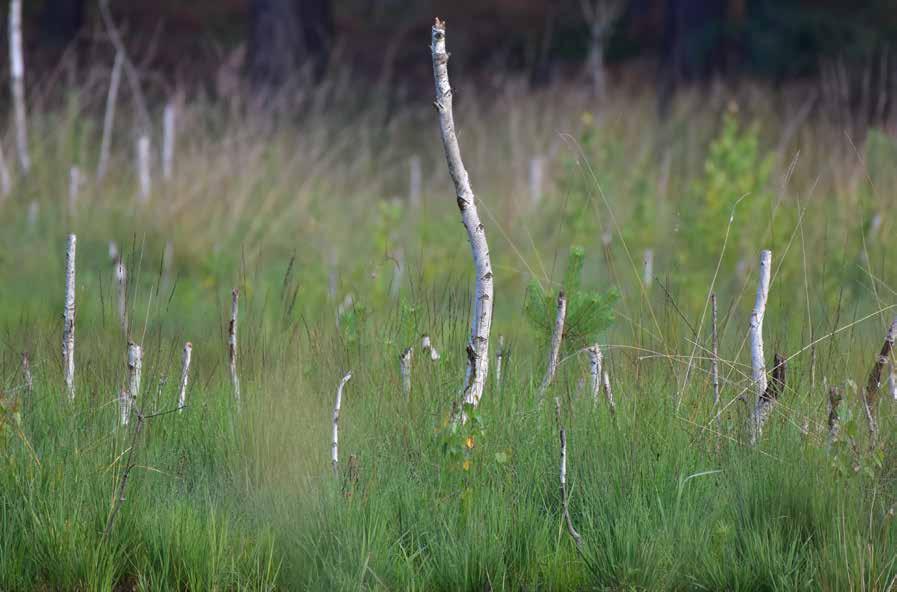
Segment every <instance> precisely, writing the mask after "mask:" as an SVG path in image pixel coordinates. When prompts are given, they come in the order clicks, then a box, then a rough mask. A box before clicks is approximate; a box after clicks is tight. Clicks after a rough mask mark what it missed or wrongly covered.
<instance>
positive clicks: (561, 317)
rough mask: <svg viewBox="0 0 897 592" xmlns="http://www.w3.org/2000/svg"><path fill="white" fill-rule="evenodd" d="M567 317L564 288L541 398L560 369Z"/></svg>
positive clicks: (558, 305)
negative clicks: (559, 358) (559, 363)
mask: <svg viewBox="0 0 897 592" xmlns="http://www.w3.org/2000/svg"><path fill="white" fill-rule="evenodd" d="M566 319H567V297H566V296H565V295H564V292H563V290H562V291H560V292H558V301H557V315H556V316H555V320H554V331H553V332H552V333H551V349H550V350H549V351H548V368H547V369H546V370H545V378H543V379H542V386H541V387H539V400H541V399H542V398H544V397H545V393H546V392H547V391H548V387H550V386H551V383H552V382H554V375H555V374H556V373H557V369H558V357H559V356H560V353H561V342H562V341H563V339H564V322H565V321H566Z"/></svg>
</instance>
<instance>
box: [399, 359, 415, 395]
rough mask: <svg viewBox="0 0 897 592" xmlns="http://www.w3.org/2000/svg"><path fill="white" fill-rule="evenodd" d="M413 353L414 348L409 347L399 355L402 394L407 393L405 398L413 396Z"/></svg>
mask: <svg viewBox="0 0 897 592" xmlns="http://www.w3.org/2000/svg"><path fill="white" fill-rule="evenodd" d="M413 353H414V350H413V349H412V348H410V347H409V348H407V349H406V350H405V351H403V352H402V355H400V356H399V368H400V370H401V371H402V394H403V395H405V400H408V399H410V398H411V356H412V355H413Z"/></svg>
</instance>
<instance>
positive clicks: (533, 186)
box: [529, 156, 545, 206]
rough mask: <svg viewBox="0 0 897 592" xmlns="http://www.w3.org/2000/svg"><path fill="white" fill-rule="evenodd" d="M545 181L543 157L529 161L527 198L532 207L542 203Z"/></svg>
mask: <svg viewBox="0 0 897 592" xmlns="http://www.w3.org/2000/svg"><path fill="white" fill-rule="evenodd" d="M544 179H545V157H543V156H536V157H534V158H532V159H531V160H530V161H529V197H530V202H531V203H532V204H533V205H534V206H538V205H539V204H540V203H542V186H543V184H544Z"/></svg>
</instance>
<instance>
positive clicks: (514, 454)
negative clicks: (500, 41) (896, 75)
mask: <svg viewBox="0 0 897 592" xmlns="http://www.w3.org/2000/svg"><path fill="white" fill-rule="evenodd" d="M107 83H108V72H106V71H97V72H90V73H89V75H87V76H85V80H84V82H83V85H82V87H81V88H80V90H70V91H66V92H64V93H62V92H59V91H58V90H55V91H54V90H53V89H44V90H45V93H44V94H41V95H40V96H44V95H46V96H48V97H55V98H53V99H50V98H47V99H45V100H40V101H39V100H35V101H32V103H31V113H30V125H31V129H30V140H31V155H32V160H33V166H32V170H31V172H30V173H29V174H28V176H27V177H25V176H23V175H21V174H18V173H16V170H15V169H16V167H15V151H14V146H15V144H14V141H13V130H12V128H11V127H10V129H9V131H8V133H7V134H6V136H5V138H4V142H3V147H4V155H5V158H6V161H7V165H8V166H9V167H10V169H11V170H12V172H13V177H14V179H13V187H12V191H11V193H10V194H9V195H8V196H6V197H5V198H2V200H0V225H2V232H0V335H2V339H0V344H2V347H0V395H2V399H0V402H2V407H0V410H2V413H0V590H4V591H17V590H47V591H49V590H79V591H80V590H85V591H86V590H471V591H474V590H476V591H482V590H531V591H534V590H732V591H736V590H738V591H740V590H745V591H748V590H750V591H758V590H829V591H840V590H863V591H878V590H881V591H885V590H892V589H894V588H895V587H897V517H895V508H897V483H895V478H897V457H895V454H894V452H895V445H897V436H895V435H894V434H895V428H897V417H895V416H897V414H895V410H897V402H895V401H894V400H892V398H891V395H890V390H889V388H890V387H889V385H888V384H887V381H885V383H884V384H883V385H882V394H881V397H880V399H881V400H880V406H879V409H878V413H879V420H880V423H881V435H880V438H879V440H880V441H879V443H878V445H877V446H874V447H871V448H870V446H869V438H868V434H867V427H866V423H865V416H864V413H863V407H862V403H861V397H862V389H863V386H864V385H865V383H866V379H867V376H868V374H869V370H870V367H871V366H872V364H873V362H874V361H875V359H876V355H877V352H878V350H879V349H880V348H881V344H882V341H883V339H884V335H885V330H886V327H887V326H888V325H889V324H890V321H891V320H892V318H893V317H894V316H895V315H897V308H895V307H897V292H895V289H897V257H894V255H893V249H894V246H893V243H892V242H891V238H890V237H893V236H894V233H895V232H897V217H895V213H894V207H893V206H894V204H895V195H894V187H895V182H897V166H895V163H897V139H895V138H894V135H893V130H892V132H891V133H888V132H887V131H882V130H881V129H878V128H876V127H875V126H867V125H865V124H863V123H859V122H857V121H855V120H854V119H853V118H852V117H850V116H849V113H847V112H845V111H844V110H842V109H838V108H837V105H829V104H828V103H827V102H826V101H827V97H826V96H822V97H821V99H820V106H819V108H817V109H813V110H808V109H807V108H806V103H805V102H804V101H802V100H801V97H800V96H799V93H791V92H789V91H779V92H772V91H771V90H769V89H764V88H759V87H753V86H751V85H745V86H744V87H742V88H740V89H739V90H738V91H737V92H733V93H729V92H728V91H725V90H720V89H718V88H712V89H707V90H705V91H703V92H701V93H698V92H694V93H689V92H686V93H683V94H682V95H681V96H680V97H678V99H677V100H676V102H675V104H674V106H673V108H672V111H671V113H670V114H669V115H668V116H667V117H666V118H665V119H660V118H658V116H657V114H656V111H655V102H654V98H653V97H652V96H650V95H642V94H640V93H637V92H634V91H633V92H631V93H623V92H621V94H620V96H614V97H611V98H610V99H609V100H608V102H607V103H605V104H602V105H596V104H594V102H592V101H590V100H589V99H588V98H587V97H586V96H585V95H584V94H583V92H582V91H581V90H580V89H577V88H574V87H566V86H557V87H553V88H550V89H547V90H544V91H540V92H537V93H531V92H529V91H526V90H525V86H523V85H522V84H521V83H520V82H519V81H515V80H501V81H493V82H492V83H493V84H494V85H495V87H496V89H497V90H495V91H490V92H480V91H478V89H477V88H476V87H474V86H473V85H472V84H471V83H470V82H469V81H464V80H461V79H458V80H456V81H455V83H456V86H457V87H458V93H457V100H456V109H455V119H456V122H457V125H458V128H459V137H460V141H461V147H462V151H463V156H464V158H465V161H466V164H467V167H468V169H469V172H470V175H471V182H472V184H473V187H474V190H475V191H476V192H477V197H478V205H479V208H480V215H481V217H482V219H483V223H484V224H485V226H486V232H487V236H488V239H489V243H490V250H491V255H492V263H493V267H494V270H495V281H496V292H495V293H496V298H495V307H494V313H495V322H494V327H493V337H492V346H491V351H492V352H493V355H494V353H495V352H496V351H497V350H498V349H499V336H502V337H503V338H504V347H503V348H502V349H501V352H502V358H503V359H502V377H501V382H500V383H499V382H498V380H497V377H496V373H495V360H494V358H493V362H492V366H491V370H490V376H489V381H488V383H487V388H486V392H485V395H484V398H483V401H482V404H481V406H480V408H479V409H478V410H477V411H476V412H475V413H474V414H472V417H471V420H470V421H468V422H467V423H466V424H464V425H463V426H458V425H455V424H453V422H451V421H450V414H451V410H452V405H453V403H454V402H457V401H458V400H459V397H460V390H461V386H462V382H463V375H464V362H465V357H464V356H465V353H464V348H465V343H466V339H467V334H468V332H469V313H470V297H471V294H472V290H473V274H472V268H471V263H470V249H469V246H468V243H467V240H466V236H465V233H464V229H463V227H462V226H461V225H460V224H459V221H460V219H459V216H458V211H457V206H456V202H455V199H454V191H453V189H452V186H451V183H450V181H449V178H448V174H447V172H446V168H445V161H444V158H443V156H442V146H441V142H440V140H439V130H438V126H437V122H436V117H435V115H434V112H433V109H432V106H431V98H430V96H429V95H428V94H424V92H423V90H422V91H421V94H420V96H417V95H416V94H414V93H410V95H409V97H406V99H405V101H406V102H405V103H403V107H401V108H400V109H396V108H395V106H394V105H392V104H391V103H390V101H389V100H387V98H386V96H387V95H386V93H385V92H382V89H378V88H374V89H372V90H371V92H370V94H369V95H368V96H365V97H362V98H359V97H358V96H357V95H356V94H355V93H352V92H349V91H350V90H351V88H352V81H351V80H349V79H348V78H341V77H339V76H334V78H333V79H332V80H330V81H328V82H327V83H325V84H324V85H322V86H321V87H320V88H318V89H316V90H314V91H308V92H306V93H301V94H299V95H298V96H296V97H293V98H291V99H290V101H291V102H290V104H289V105H286V106H285V107H284V111H283V112H284V113H288V115H276V114H263V113H261V112H260V111H259V110H258V109H256V108H254V107H253V105H252V104H251V103H250V102H248V101H243V100H241V99H239V98H234V99H232V100H230V101H211V100H209V99H207V98H205V97H204V96H203V95H201V94H198V95H195V96H192V95H191V96H180V97H179V99H178V102H177V113H178V115H177V130H178V133H177V142H176V151H175V159H174V172H173V176H172V178H171V179H169V180H163V178H162V176H161V171H160V161H159V157H158V147H159V146H160V145H161V144H162V137H161V133H162V132H161V129H162V126H161V121H162V108H163V107H164V100H150V106H151V112H150V113H149V119H150V120H151V121H152V124H153V127H152V145H153V155H154V156H153V177H152V189H151V194H150V196H149V199H148V200H146V201H145V202H142V201H141V200H140V199H139V197H138V182H137V175H136V173H135V166H134V155H135V148H134V144H135V139H136V130H138V129H140V126H142V125H143V124H144V122H145V118H144V117H143V116H142V115H141V114H140V113H139V112H138V111H137V110H135V109H133V108H131V101H130V100H129V99H128V97H127V95H126V96H125V98H124V99H123V100H122V101H121V103H120V105H119V109H118V111H117V113H116V122H115V131H114V134H113V143H112V152H111V154H112V157H111V162H110V166H109V172H108V174H107V175H106V177H105V178H104V179H102V180H97V178H96V174H95V171H96V166H97V160H98V153H99V144H100V137H101V134H102V127H103V110H104V104H105V100H106V97H105V88H106V84H107ZM48 84H49V83H48ZM155 90H156V91H159V89H155ZM155 94H156V95H161V94H162V93H161V92H156V93H155ZM792 94H793V95H794V96H792ZM60 95H62V98H59V97H60ZM153 96H155V95H154V94H153V93H151V96H150V98H151V99H153ZM380 97H383V98H380ZM832 102H834V99H832ZM413 157H416V158H418V159H419V162H420V173H421V174H420V179H421V182H420V194H419V196H413V195H409V194H410V193H413V192H411V191H410V189H409V185H410V182H409V177H410V176H411V173H410V171H411V169H412V165H411V164H410V162H411V159H412V158H413ZM534 158H539V159H541V160H540V162H542V163H543V164H542V165H541V166H542V175H541V176H542V179H541V182H534V181H539V179H538V178H536V179H533V176H534V175H533V173H532V168H533V166H532V164H531V163H532V161H533V159H534ZM73 165H77V166H79V167H80V169H81V171H82V173H83V176H84V181H83V183H82V184H81V185H80V187H79V191H78V192H77V196H76V197H75V199H74V201H73V200H71V199H70V197H69V171H70V167H71V166H73ZM535 177H539V175H538V174H535ZM418 197H419V199H418ZM69 233H75V234H77V236H78V251H77V282H76V305H77V317H76V338H75V340H76V341H75V342H76V349H75V360H76V362H75V363H76V371H75V393H76V396H75V399H74V401H69V400H68V398H67V396H66V391H65V386H64V382H63V366H62V359H61V355H60V349H61V341H62V321H61V315H62V312H63V297H64V288H65V282H64V279H65V278H64V268H65V245H66V237H67V235H68V234H69ZM110 241H114V242H115V243H116V245H117V248H118V251H119V252H120V253H121V256H122V261H123V263H124V265H125V267H126V269H127V282H126V297H127V302H126V309H127V318H128V323H127V329H126V331H123V329H122V326H121V324H120V319H119V311H118V295H117V290H118V288H117V282H116V275H115V269H114V264H113V261H112V260H111V259H110V255H109V243H110ZM761 249H771V250H772V252H773V267H772V273H773V279H772V284H771V289H770V296H769V304H768V308H767V312H766V320H765V331H764V332H765V339H766V357H767V365H769V366H771V363H772V362H771V360H772V355H773V352H780V353H782V354H783V355H785V356H786V358H787V375H786V385H785V389H784V392H783V393H782V394H781V397H780V400H779V401H778V403H777V405H776V406H775V408H774V411H773V413H772V416H771V419H770V421H769V423H768V425H767V427H766V429H765V430H764V433H763V437H762V439H761V441H760V442H759V443H758V444H757V445H756V446H750V445H749V444H748V441H747V434H746V430H745V426H746V422H747V414H748V408H749V407H750V408H752V407H753V402H754V393H753V390H752V388H751V380H750V371H751V366H750V355H749V351H748V347H747V329H748V319H749V315H750V311H751V307H752V305H753V301H754V295H755V293H756V285H757V273H756V272H757V265H758V256H759V252H760V250H761ZM646 251H650V252H651V253H652V254H653V262H652V265H653V269H651V270H649V273H647V274H646V273H645V270H644V260H645V253H646ZM234 288H238V289H239V290H240V310H239V321H238V340H239V345H238V358H237V368H238V373H239V377H240V381H241V387H242V401H241V404H240V405H237V404H236V403H235V401H234V398H233V390H232V387H231V382H230V375H229V371H228V352H227V331H228V330H227V325H228V320H229V317H230V304H231V300H230V299H231V290H232V289H234ZM559 289H564V290H565V291H566V292H567V294H568V297H569V298H570V302H571V310H570V314H569V317H568V324H567V331H566V333H565V336H564V345H563V349H562V352H561V358H562V360H561V364H560V368H559V370H558V375H557V377H556V379H555V382H554V384H553V385H552V386H551V387H550V390H549V392H548V394H547V398H548V400H547V401H545V402H540V398H539V395H538V390H539V389H538V387H539V384H540V383H541V381H542V377H543V374H544V372H545V368H546V365H547V355H548V343H549V337H550V329H551V325H552V324H553V318H554V311H553V308H552V306H553V302H554V298H555V295H556V294H557V291H558V290H559ZM711 292H715V293H716V294H717V295H718V300H719V311H720V312H719V333H720V355H719V357H720V373H721V382H722V384H721V386H722V393H721V409H722V411H721V413H720V421H719V423H717V421H716V419H715V417H716V411H715V410H714V408H713V389H712V386H711V381H710V374H709V373H710V360H711V353H710V352H711V349H710V348H711V342H710V335H711V324H710V316H711V315H710V308H709V295H710V293H711ZM574 313H575V314H574ZM126 333H127V334H126ZM424 334H426V335H429V336H430V337H431V339H432V342H433V345H434V346H435V348H436V349H437V350H438V351H439V353H440V358H439V359H438V360H432V359H430V357H429V356H428V354H427V353H425V352H423V351H421V348H420V340H421V336H422V335H424ZM129 340H131V341H133V342H135V343H138V344H140V345H142V347H143V351H144V359H143V380H142V389H141V393H140V395H139V397H138V400H137V402H136V404H137V407H138V408H139V409H140V410H141V411H142V413H143V414H144V415H145V416H147V419H146V420H145V423H144V425H143V429H142V430H141V432H140V433H139V434H136V436H135V425H137V422H136V421H135V420H134V419H133V418H132V421H131V423H130V424H129V426H127V427H122V426H120V425H119V403H118V393H119V391H120V390H121V389H122V388H123V387H124V386H125V384H126V381H127V365H126V362H127V342H128V341H129ZM186 341H190V342H192V344H193V363H192V367H191V372H190V382H189V386H188V389H187V407H186V408H185V409H184V410H183V412H180V413H178V412H174V411H175V409H176V406H177V391H178V382H179V379H180V375H181V351H182V348H183V346H184V343H185V342H186ZM592 343H599V344H600V345H601V347H602V351H603V353H604V360H605V365H606V368H607V369H608V371H609V375H610V380H611V382H612V384H613V392H614V395H615V398H616V413H615V414H614V415H612V414H611V413H610V409H609V407H608V405H607V403H606V401H605V400H604V399H600V400H599V401H598V403H597V404H596V403H595V402H594V401H593V400H592V398H591V396H590V395H589V394H588V393H587V392H586V390H587V389H586V387H585V386H584V384H587V383H588V363H587V358H586V356H585V353H584V352H583V348H585V347H586V346H588V345H591V344H592ZM407 347H413V348H414V354H413V362H412V368H413V370H412V388H411V393H410V396H408V397H405V395H404V394H403V389H402V377H401V374H400V371H399V355H400V354H401V353H402V351H403V350H404V349H405V348H407ZM23 352H27V353H28V356H29V361H30V366H31V372H32V374H33V388H29V387H28V385H27V384H26V380H25V376H24V373H23V370H22V364H21V360H22V354H23ZM349 370H351V371H352V373H353V378H352V380H351V381H350V382H349V383H348V384H347V385H346V387H345V392H344V397H343V401H342V409H341V415H340V424H339V426H340V431H339V454H340V463H339V466H338V471H337V472H338V474H337V475H334V472H333V469H332V467H331V461H330V451H331V425H332V424H331V413H332V410H333V405H334V398H335V395H336V388H337V385H338V383H339V381H340V379H341V378H342V376H343V375H344V374H345V373H346V372H347V371H349ZM889 373H890V365H889V366H887V367H886V368H885V376H886V377H887V375H888V374H889ZM830 385H838V386H840V387H841V388H842V389H843V392H844V403H843V404H842V405H841V408H840V422H841V430H840V433H839V435H838V436H837V438H835V439H834V440H832V441H830V439H829V429H828V409H827V403H828V388H829V386H830ZM554 397H558V398H559V400H560V403H561V421H562V423H563V424H564V427H565V429H566V431H567V436H568V474H567V478H568V487H569V492H570V516H571V519H572V522H573V524H574V525H575V527H576V529H577V530H578V531H579V532H580V534H581V535H582V540H583V544H582V547H581V548H577V546H576V545H575V544H574V542H573V540H572V539H571V537H570V536H569V535H568V533H567V530H566V525H565V523H564V519H563V515H562V500H561V493H560V489H559V483H558V471H559V441H558V426H557V423H556V419H555V409H554V404H553V401H552V399H553V398H554ZM350 458H351V460H350ZM130 464H133V468H132V470H130V472H129V478H128V481H127V485H126V490H125V495H124V498H125V499H124V501H123V502H121V505H120V510H119V511H118V513H117V514H116V516H115V519H114V521H113V522H112V527H111V528H110V529H109V531H108V533H106V532H105V531H106V529H107V523H108V522H109V516H110V513H111V512H112V511H113V508H114V507H115V505H116V499H117V498H118V491H119V486H120V482H121V479H122V477H123V475H124V473H125V472H126V467H127V466H129V465H130Z"/></svg>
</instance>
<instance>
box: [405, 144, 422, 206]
mask: <svg viewBox="0 0 897 592" xmlns="http://www.w3.org/2000/svg"><path fill="white" fill-rule="evenodd" d="M423 177H424V175H423V166H422V165H421V158H420V156H418V155H416V154H415V155H414V156H412V157H411V158H409V159H408V203H409V204H410V205H411V207H412V208H418V207H420V201H421V188H422V186H423Z"/></svg>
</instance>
